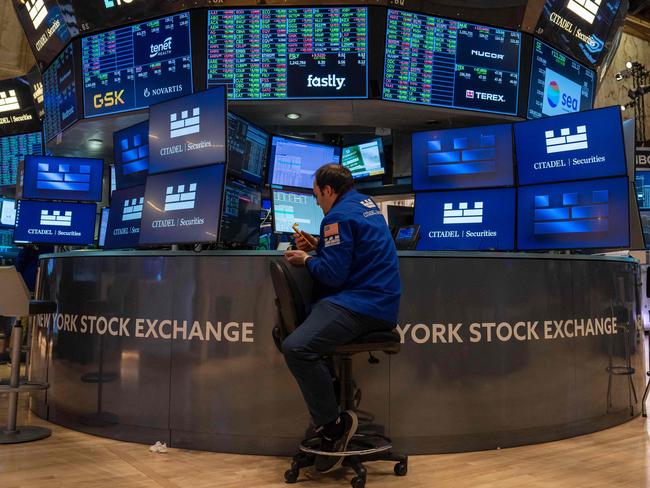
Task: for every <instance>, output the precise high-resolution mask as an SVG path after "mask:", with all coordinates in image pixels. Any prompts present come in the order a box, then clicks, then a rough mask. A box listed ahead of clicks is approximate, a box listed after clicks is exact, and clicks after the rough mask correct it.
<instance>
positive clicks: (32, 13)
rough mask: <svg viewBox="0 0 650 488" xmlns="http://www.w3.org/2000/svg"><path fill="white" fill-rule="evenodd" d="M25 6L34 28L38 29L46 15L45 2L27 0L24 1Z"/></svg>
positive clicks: (41, 0)
mask: <svg viewBox="0 0 650 488" xmlns="http://www.w3.org/2000/svg"><path fill="white" fill-rule="evenodd" d="M25 7H26V8H27V13H28V14H29V18H30V19H31V20H32V25H33V26H34V30H36V29H38V28H39V26H40V25H41V24H42V23H43V21H44V20H45V18H46V17H47V8H46V7H45V2H43V0H27V1H26V2H25Z"/></svg>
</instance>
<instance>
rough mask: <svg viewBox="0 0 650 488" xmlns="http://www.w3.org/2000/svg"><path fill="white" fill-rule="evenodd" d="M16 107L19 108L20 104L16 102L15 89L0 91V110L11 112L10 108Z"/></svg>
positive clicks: (15, 108)
mask: <svg viewBox="0 0 650 488" xmlns="http://www.w3.org/2000/svg"><path fill="white" fill-rule="evenodd" d="M18 109H20V104H19V103H18V97H17V96H16V91H15V90H8V91H6V92H3V91H0V112H11V111H12V110H18Z"/></svg>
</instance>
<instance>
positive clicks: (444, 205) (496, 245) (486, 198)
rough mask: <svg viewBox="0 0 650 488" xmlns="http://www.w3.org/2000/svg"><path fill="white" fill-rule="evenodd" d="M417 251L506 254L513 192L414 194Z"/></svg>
mask: <svg viewBox="0 0 650 488" xmlns="http://www.w3.org/2000/svg"><path fill="white" fill-rule="evenodd" d="M415 223H416V224H418V225H420V241H419V242H418V246H417V249H418V250H419V251H445V250H459V251H488V250H499V251H508V250H512V249H514V248H515V190H514V188H500V189H493V190H464V191H449V192H423V193H416V194H415Z"/></svg>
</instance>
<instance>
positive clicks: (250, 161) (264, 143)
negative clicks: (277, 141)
mask: <svg viewBox="0 0 650 488" xmlns="http://www.w3.org/2000/svg"><path fill="white" fill-rule="evenodd" d="M269 139H270V137H269V134H268V133H267V132H265V131H263V130H262V129H260V128H259V127H256V126H254V125H253V124H251V123H249V122H247V121H246V120H244V119H242V118H241V117H238V116H237V115H235V114H231V113H228V171H229V172H230V173H231V174H233V175H236V176H239V177H240V178H243V179H245V180H247V181H250V182H251V183H262V176H263V175H264V165H265V164H266V156H267V152H268V149H269Z"/></svg>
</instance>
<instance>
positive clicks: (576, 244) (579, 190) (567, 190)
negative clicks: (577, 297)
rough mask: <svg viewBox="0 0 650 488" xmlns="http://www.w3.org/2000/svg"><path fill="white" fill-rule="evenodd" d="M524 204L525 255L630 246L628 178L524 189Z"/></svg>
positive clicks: (521, 235)
mask: <svg viewBox="0 0 650 488" xmlns="http://www.w3.org/2000/svg"><path fill="white" fill-rule="evenodd" d="M518 198H519V205H518V215H517V229H518V230H517V235H518V248H519V249H521V250H526V249H585V248H609V247H626V246H628V245H629V241H630V235H629V222H628V215H629V200H628V179H627V178H604V179H599V180H588V181H574V182H568V183H556V184H550V185H536V186H527V187H523V186H522V187H520V188H519V196H518Z"/></svg>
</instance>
